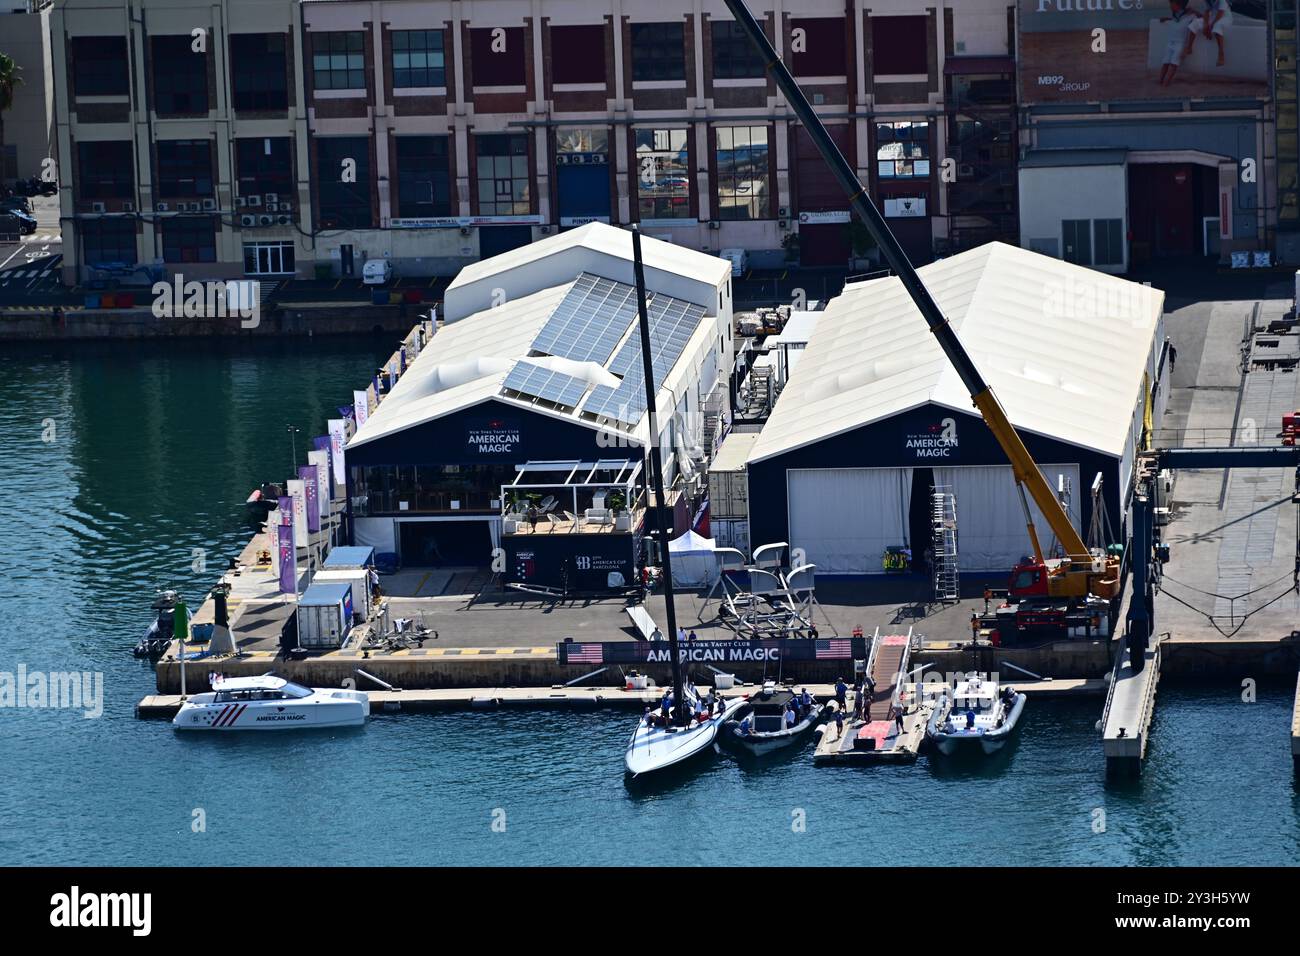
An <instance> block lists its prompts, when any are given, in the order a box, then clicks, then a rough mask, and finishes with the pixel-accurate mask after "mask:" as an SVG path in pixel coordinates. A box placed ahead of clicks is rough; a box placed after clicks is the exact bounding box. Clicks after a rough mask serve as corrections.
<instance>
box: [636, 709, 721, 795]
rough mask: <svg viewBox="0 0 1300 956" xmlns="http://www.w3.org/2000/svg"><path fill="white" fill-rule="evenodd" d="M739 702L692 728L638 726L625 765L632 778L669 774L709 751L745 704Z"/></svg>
mask: <svg viewBox="0 0 1300 956" xmlns="http://www.w3.org/2000/svg"><path fill="white" fill-rule="evenodd" d="M744 703H745V702H744V700H743V699H740V698H737V699H736V700H731V701H728V702H727V704H726V706H725V707H724V709H723V711H722V713H720V714H718V715H717V716H716V717H712V718H710V719H709V720H706V721H704V722H703V723H692V724H691V725H690V726H689V727H675V728H672V729H667V728H664V727H651V726H650V725H648V724H647V723H646V722H645V720H644V719H642V720H640V721H638V722H637V727H636V730H634V731H633V732H632V739H631V740H629V741H628V745H627V753H626V754H625V755H624V758H623V762H624V765H625V767H626V768H627V773H628V775H629V776H631V777H643V776H645V775H646V774H649V773H655V772H656V771H659V770H666V769H667V768H669V767H674V766H676V765H678V764H680V763H682V762H683V761H686V760H689V759H690V758H691V757H694V756H695V755H696V754H699V753H701V752H703V751H705V750H707V749H708V748H709V747H710V746H712V745H713V742H714V741H715V740H716V739H717V737H718V728H720V727H721V726H722V724H723V723H724V722H725V721H726V720H727V719H728V718H729V717H731V715H732V714H734V713H735V712H736V711H737V710H739V709H740V708H741V706H742V705H743V704H744Z"/></svg>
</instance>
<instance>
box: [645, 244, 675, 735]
mask: <svg viewBox="0 0 1300 956" xmlns="http://www.w3.org/2000/svg"><path fill="white" fill-rule="evenodd" d="M632 270H633V273H634V274H635V275H636V312H637V317H638V318H639V319H640V322H639V325H640V327H641V368H642V373H643V374H644V376H645V403H646V408H647V410H648V411H649V414H650V438H649V452H650V477H651V479H652V481H653V485H654V495H655V532H656V534H657V536H658V538H659V558H660V560H661V561H662V562H663V568H664V604H665V605H666V606H667V608H668V654H669V656H670V657H671V658H672V662H673V714H672V718H673V720H674V721H675V722H676V723H678V724H684V723H686V701H685V699H684V697H683V695H682V662H681V658H680V657H679V656H678V654H679V651H678V645H677V609H676V608H675V607H674V606H673V565H672V560H671V558H670V556H669V553H668V509H667V508H666V507H665V506H664V502H665V501H666V495H665V494H664V466H663V461H662V460H661V458H660V455H659V413H658V411H657V410H656V408H655V405H656V401H655V398H656V395H655V393H656V392H657V391H658V388H657V387H656V386H655V374H654V363H653V362H652V361H651V359H650V316H649V314H648V313H647V312H646V307H645V268H644V267H643V266H642V264H641V230H640V229H638V228H637V227H636V226H633V227H632ZM668 716H669V715H668V714H664V718H665V719H667V718H668Z"/></svg>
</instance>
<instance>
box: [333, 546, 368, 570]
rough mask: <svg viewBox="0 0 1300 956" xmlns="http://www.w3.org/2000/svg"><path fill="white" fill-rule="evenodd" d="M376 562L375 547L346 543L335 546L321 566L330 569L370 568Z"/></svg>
mask: <svg viewBox="0 0 1300 956" xmlns="http://www.w3.org/2000/svg"><path fill="white" fill-rule="evenodd" d="M374 563H375V549H374V548H367V547H364V546H362V545H355V546H350V545H344V546H340V547H337V548H335V549H334V550H333V551H331V552H330V553H329V556H328V557H326V558H325V563H324V564H323V565H321V567H325V568H329V569H330V570H338V569H344V568H348V569H351V568H369V567H372V566H373V565H374Z"/></svg>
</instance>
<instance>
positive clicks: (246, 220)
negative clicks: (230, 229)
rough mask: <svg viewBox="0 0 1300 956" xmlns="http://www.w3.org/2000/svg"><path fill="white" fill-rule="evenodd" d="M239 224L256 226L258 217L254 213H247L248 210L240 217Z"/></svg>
mask: <svg viewBox="0 0 1300 956" xmlns="http://www.w3.org/2000/svg"><path fill="white" fill-rule="evenodd" d="M239 224H240V225H241V226H256V225H257V217H256V216H254V215H253V214H252V213H247V212H246V213H244V214H243V215H242V216H240V217H239Z"/></svg>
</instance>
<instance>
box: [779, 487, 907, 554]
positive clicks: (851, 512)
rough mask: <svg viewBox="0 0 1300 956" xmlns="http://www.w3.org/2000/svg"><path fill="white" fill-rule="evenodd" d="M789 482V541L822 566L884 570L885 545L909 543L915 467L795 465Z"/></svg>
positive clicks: (904, 544) (792, 545)
mask: <svg viewBox="0 0 1300 956" xmlns="http://www.w3.org/2000/svg"><path fill="white" fill-rule="evenodd" d="M786 484H787V492H788V495H789V515H790V545H791V547H793V548H802V549H803V551H804V553H805V555H806V556H807V560H808V561H809V562H810V563H811V564H815V565H817V570H818V571H822V572H829V573H832V574H879V573H882V572H883V571H884V566H883V557H884V553H885V549H886V548H889V547H894V546H906V545H907V527H908V511H909V509H910V508H911V504H912V469H910V468H793V469H790V470H789V471H788V472H787V473H786ZM765 543H766V542H762V541H755V542H753V544H754V545H755V546H756V547H757V546H758V545H761V544H765Z"/></svg>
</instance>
